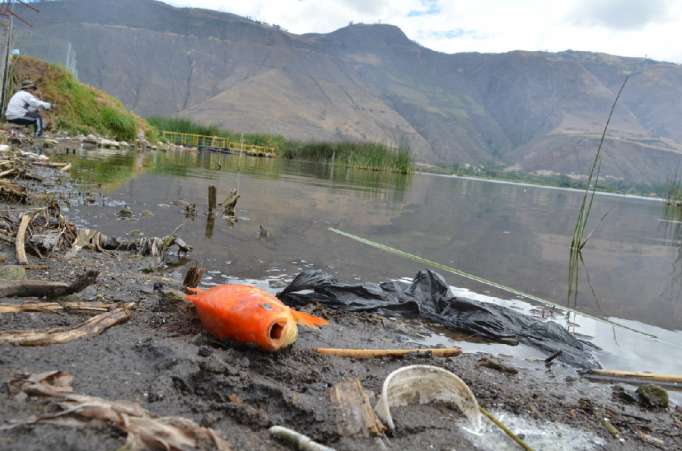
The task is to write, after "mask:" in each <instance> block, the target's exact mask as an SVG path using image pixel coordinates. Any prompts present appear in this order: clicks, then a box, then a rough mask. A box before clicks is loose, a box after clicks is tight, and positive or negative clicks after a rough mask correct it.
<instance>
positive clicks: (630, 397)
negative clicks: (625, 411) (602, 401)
mask: <svg viewBox="0 0 682 451" xmlns="http://www.w3.org/2000/svg"><path fill="white" fill-rule="evenodd" d="M612 394H613V399H614V400H615V401H622V402H625V403H628V404H636V403H637V401H638V398H637V394H636V393H635V392H633V391H632V390H628V389H627V388H625V387H623V386H622V385H616V386H614V387H613V392H612Z"/></svg>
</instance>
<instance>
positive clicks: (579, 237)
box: [568, 75, 630, 306]
mask: <svg viewBox="0 0 682 451" xmlns="http://www.w3.org/2000/svg"><path fill="white" fill-rule="evenodd" d="M629 79H630V75H627V76H626V77H625V79H624V80H623V83H622V84H621V85H620V89H619V90H618V93H617V94H616V98H615V99H614V100H613V104H612V105H611V110H610V111H609V116H608V118H607V119H606V124H605V125H604V130H603V131H602V134H601V139H600V140H599V146H597V152H596V154H595V156H594V161H593V162H592V167H591V168H590V175H589V177H588V178H587V187H586V188H585V192H584V193H583V197H582V201H581V203H580V208H579V209H578V218H577V220H576V222H575V227H574V228H573V237H572V239H571V248H570V257H569V265H568V268H569V270H568V304H569V306H571V305H573V306H575V304H576V303H577V296H578V284H579V282H580V280H579V279H580V264H581V263H582V262H583V257H582V250H583V247H585V244H587V242H588V241H589V239H590V236H591V234H590V235H588V236H587V237H585V230H586V229H587V223H588V221H589V219H590V214H591V213H592V205H593V204H594V196H595V194H596V192H597V183H598V182H599V173H600V171H601V162H602V148H603V146H604V140H605V139H606V132H607V131H608V129H609V124H611V119H612V118H613V112H614V111H615V109H616V105H617V104H618V100H619V99H620V96H621V94H622V93H623V90H624V89H625V85H626V84H627V82H628V80H629ZM602 221H603V219H602Z"/></svg>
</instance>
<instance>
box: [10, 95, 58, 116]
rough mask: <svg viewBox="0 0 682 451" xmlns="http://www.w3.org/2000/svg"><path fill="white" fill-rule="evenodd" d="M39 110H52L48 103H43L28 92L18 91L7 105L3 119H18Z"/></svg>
mask: <svg viewBox="0 0 682 451" xmlns="http://www.w3.org/2000/svg"><path fill="white" fill-rule="evenodd" d="M39 108H43V109H45V110H49V109H50V108H52V105H51V104H50V103H49V102H43V101H42V100H40V99H39V98H37V97H36V96H34V95H33V94H31V93H30V92H28V91H18V92H17V93H16V94H14V95H13V96H12V98H11V99H10V100H9V103H8V104H7V111H6V112H5V117H6V118H7V119H19V118H20V117H24V116H26V114H28V113H30V112H33V111H37V110H38V109H39Z"/></svg>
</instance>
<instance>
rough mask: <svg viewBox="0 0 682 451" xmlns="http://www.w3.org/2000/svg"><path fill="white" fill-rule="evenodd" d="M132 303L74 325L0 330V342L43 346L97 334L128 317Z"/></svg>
mask: <svg viewBox="0 0 682 451" xmlns="http://www.w3.org/2000/svg"><path fill="white" fill-rule="evenodd" d="M132 306H133V304H132V303H131V304H126V305H125V306H123V307H120V308H117V309H115V310H112V311H110V312H106V313H102V314H100V315H97V316H94V317H92V318H90V319H89V320H87V321H86V322H84V323H82V324H79V325H78V326H76V327H55V328H52V329H46V330H26V331H9V332H0V343H9V344H14V345H19V346H45V345H51V344H61V343H68V342H70V341H74V340H78V339H79V338H83V337H88V336H92V335H99V334H101V333H102V332H104V331H105V330H106V329H108V328H110V327H112V326H115V325H116V324H119V323H122V322H124V321H127V320H128V319H129V318H130V315H131V314H130V309H131V307H132Z"/></svg>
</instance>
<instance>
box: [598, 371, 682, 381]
mask: <svg viewBox="0 0 682 451" xmlns="http://www.w3.org/2000/svg"><path fill="white" fill-rule="evenodd" d="M585 376H588V377H589V376H602V377H613V378H618V379H624V380H628V379H639V380H647V381H654V382H673V383H682V375H678V374H657V373H644V372H641V371H617V370H591V371H590V372H589V373H586V374H585Z"/></svg>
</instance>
